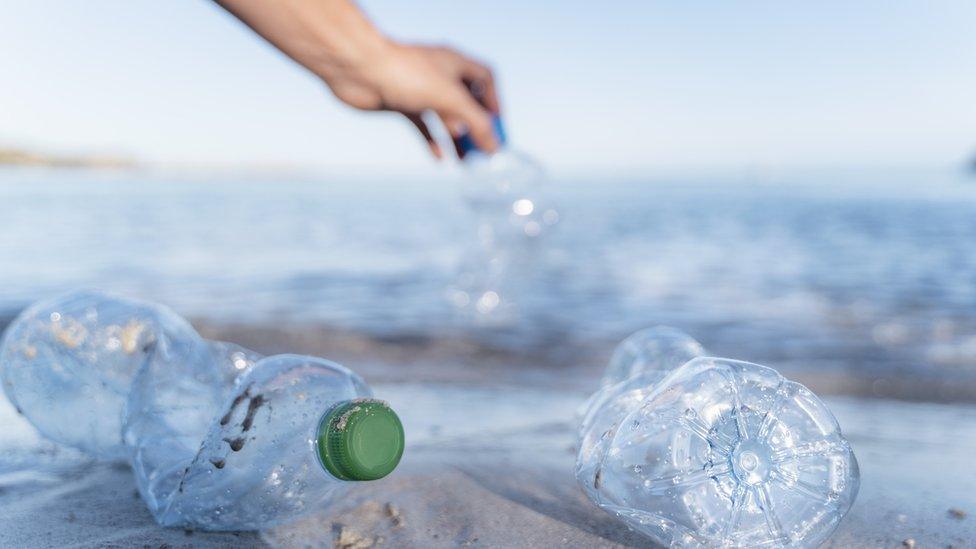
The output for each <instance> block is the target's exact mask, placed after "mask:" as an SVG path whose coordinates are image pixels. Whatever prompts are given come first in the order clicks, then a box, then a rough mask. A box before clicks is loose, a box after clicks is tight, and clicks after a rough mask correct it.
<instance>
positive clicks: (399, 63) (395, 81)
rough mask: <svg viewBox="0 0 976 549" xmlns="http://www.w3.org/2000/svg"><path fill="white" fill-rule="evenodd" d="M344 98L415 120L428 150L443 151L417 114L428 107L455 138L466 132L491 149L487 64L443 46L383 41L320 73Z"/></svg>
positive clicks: (492, 96)
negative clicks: (350, 61)
mask: <svg viewBox="0 0 976 549" xmlns="http://www.w3.org/2000/svg"><path fill="white" fill-rule="evenodd" d="M320 76H321V77H322V79H323V80H324V81H325V82H326V83H327V84H328V86H329V88H331V89H332V92H333V93H334V94H335V95H336V97H338V98H339V99H340V100H341V101H343V102H344V103H346V104H348V105H350V106H352V107H355V108H357V109H363V110H374V111H394V112H399V113H401V114H403V115H404V116H405V117H406V118H407V119H408V120H410V122H412V123H413V124H414V126H416V128H417V130H418V131H419V132H420V134H421V136H423V138H424V140H425V141H426V142H427V145H428V146H429V147H430V150H431V152H432V153H433V154H434V156H435V157H437V158H442V157H443V152H442V149H441V147H440V145H439V144H438V143H437V141H436V140H435V139H434V137H433V134H432V133H431V131H430V128H429V127H428V126H427V123H426V122H425V121H424V119H423V117H422V114H423V113H424V112H425V111H433V112H434V113H435V114H436V115H437V116H438V118H440V120H441V122H442V123H443V124H444V126H445V127H446V128H447V130H448V132H449V133H450V134H451V136H452V137H453V138H454V141H455V148H456V150H457V154H458V156H459V157H461V156H463V152H462V151H461V149H460V148H458V147H457V146H456V144H457V139H458V138H460V137H461V136H462V135H463V134H465V133H470V134H471V137H472V138H473V139H474V142H475V144H476V145H477V146H478V148H480V149H482V150H484V151H487V152H493V151H494V150H495V149H496V148H497V147H498V143H497V139H496V137H495V133H494V130H493V126H492V121H491V117H492V115H493V114H498V112H499V104H498V95H497V92H496V91H495V82H494V77H493V75H492V72H491V69H489V68H488V67H487V66H485V65H484V64H482V63H480V62H478V61H475V60H473V59H471V58H470V57H468V56H466V55H464V54H462V53H460V52H458V51H457V50H455V49H452V48H448V47H436V46H423V45H406V44H398V43H388V44H387V45H386V46H385V47H383V48H378V49H377V50H376V51H375V52H374V53H372V54H371V55H368V56H364V57H362V58H361V60H360V63H358V64H355V65H353V66H344V67H341V68H339V69H338V70H335V68H333V67H329V68H328V69H326V70H324V71H322V74H321V75H320Z"/></svg>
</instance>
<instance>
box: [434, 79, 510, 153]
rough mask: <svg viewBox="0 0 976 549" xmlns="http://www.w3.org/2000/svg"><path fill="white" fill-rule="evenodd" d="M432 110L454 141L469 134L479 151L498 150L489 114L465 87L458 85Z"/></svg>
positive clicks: (490, 151) (491, 151) (489, 151)
mask: <svg viewBox="0 0 976 549" xmlns="http://www.w3.org/2000/svg"><path fill="white" fill-rule="evenodd" d="M434 110H435V111H436V112H437V115H438V116H439V117H440V118H441V120H442V121H443V122H444V125H445V126H446V127H447V130H448V131H449V132H450V133H451V136H452V137H454V138H455V139H457V138H459V137H461V135H463V134H464V133H466V132H467V133H470V134H471V138H472V139H473V140H474V144H475V145H476V146H477V147H478V148H479V149H481V150H483V151H485V152H488V153H493V152H495V150H497V149H498V141H497V139H496V138H495V131H494V127H493V125H492V122H491V114H490V113H489V112H488V111H487V110H485V109H484V107H482V106H481V105H480V104H479V103H478V102H477V101H476V100H475V99H474V97H473V96H472V95H471V94H470V93H468V90H467V89H465V87H463V86H461V85H460V84H458V85H457V86H454V87H452V88H451V90H450V92H448V93H446V94H445V96H444V98H443V103H441V104H440V105H439V106H435V108H434Z"/></svg>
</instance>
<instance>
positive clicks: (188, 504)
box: [0, 292, 404, 530]
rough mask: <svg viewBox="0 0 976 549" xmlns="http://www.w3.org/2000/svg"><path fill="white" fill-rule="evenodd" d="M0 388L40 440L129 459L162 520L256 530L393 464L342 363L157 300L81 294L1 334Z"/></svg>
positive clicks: (393, 442)
mask: <svg viewBox="0 0 976 549" xmlns="http://www.w3.org/2000/svg"><path fill="white" fill-rule="evenodd" d="M0 375H2V379H3V388H4V391H5V393H6V395H7V397H8V398H9V399H10V401H11V402H13V404H14V405H15V406H16V407H17V410H18V411H19V412H20V413H21V414H23V415H24V416H25V417H26V418H27V419H28V420H29V421H30V422H31V423H32V424H34V426H35V427H36V428H37V429H38V430H39V431H40V432H41V433H42V434H43V435H45V436H46V437H48V438H50V439H52V440H54V441H56V442H59V443H62V444H65V445H68V446H73V447H75V448H78V449H80V450H83V451H85V452H87V453H89V454H91V455H93V456H96V457H99V458H103V459H126V460H128V461H129V462H130V463H131V465H132V469H133V472H134V474H135V477H136V483H137V485H138V488H139V492H140V494H141V495H142V497H143V500H144V501H145V502H146V504H147V506H148V507H149V510H150V511H151V512H152V514H153V516H154V517H155V518H156V520H157V522H159V523H160V524H161V525H164V526H181V527H194V528H200V529H206V530H255V529H262V528H266V527H270V526H273V525H276V524H279V523H282V522H287V521H289V520H292V519H294V518H296V517H298V516H300V515H302V514H303V513H305V512H309V511H313V510H316V509H321V508H322V507H323V506H324V505H326V504H327V503H328V502H330V501H331V500H333V499H334V498H336V497H337V496H338V494H340V493H341V492H342V489H343V487H344V486H346V485H348V484H349V481H355V480H373V479H377V478H381V477H383V476H385V475H386V474H388V473H389V472H391V471H392V470H393V468H394V467H396V465H397V463H398V462H399V459H400V456H401V455H402V452H403V440H404V439H403V428H402V426H401V424H400V421H399V419H398V418H397V416H396V414H395V413H394V412H393V411H392V410H391V409H390V408H389V407H388V406H387V405H386V404H385V403H383V402H381V401H378V400H374V399H372V398H371V396H372V394H371V392H370V389H369V387H368V386H367V385H366V384H365V382H363V380H362V379H361V378H360V377H359V376H357V375H356V374H354V373H352V372H351V371H349V370H347V369H346V368H344V367H342V366H340V365H338V364H335V363H333V362H329V361H327V360H323V359H320V358H315V357H309V356H299V355H276V356H270V357H266V358H265V357H262V356H260V355H258V354H257V353H254V352H251V351H248V350H247V349H243V348H241V347H238V346H236V345H232V344H229V343H222V342H213V341H207V340H205V339H203V338H201V337H200V336H199V335H198V334H197V333H196V332H195V331H194V330H193V328H192V327H191V326H190V325H189V324H188V323H187V322H186V321H185V320H183V319H182V318H180V317H179V316H178V315H176V314H175V313H173V312H172V311H170V310H169V309H168V308H166V307H162V306H159V305H155V304H150V303H144V302H139V301H134V300H128V299H122V298H117V297H112V296H107V295H103V294H99V293H92V292H83V293H75V294H70V295H68V296H64V297H61V298H58V299H54V300H51V301H47V302H42V303H38V304H36V305H34V306H32V307H30V308H28V309H27V310H25V311H24V312H23V313H22V314H21V315H20V316H19V317H18V318H17V319H16V320H15V321H14V322H13V323H12V324H11V325H10V327H9V328H8V329H7V332H6V334H5V336H4V339H3V343H2V348H0Z"/></svg>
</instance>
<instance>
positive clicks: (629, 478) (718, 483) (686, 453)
mask: <svg viewBox="0 0 976 549" xmlns="http://www.w3.org/2000/svg"><path fill="white" fill-rule="evenodd" d="M704 355H705V352H704V350H703V349H702V347H701V345H699V344H698V342H696V341H695V340H693V339H692V338H690V337H688V336H687V335H685V334H683V333H681V332H678V331H676V330H672V329H669V328H652V329H648V330H644V331H641V332H637V333H636V334H634V335H632V336H630V337H628V338H627V339H626V340H624V341H623V343H621V344H620V345H619V346H618V348H617V350H616V352H615V353H614V355H613V358H612V359H611V361H610V365H609V366H608V368H607V371H606V374H605V375H604V378H603V380H602V388H601V389H600V390H599V391H597V393H596V394H594V395H593V396H592V397H591V398H590V400H589V401H588V402H587V404H586V405H585V407H584V411H583V420H582V423H581V426H580V433H579V435H580V447H579V454H578V456H577V464H576V478H577V480H578V482H579V483H580V485H581V486H582V488H583V490H584V491H585V492H586V494H587V496H588V497H589V498H590V499H591V500H592V501H593V502H594V503H596V504H597V505H599V506H600V507H601V508H603V509H604V510H605V511H607V512H608V513H610V514H611V515H614V516H616V517H618V518H619V519H620V520H622V521H623V522H625V523H626V524H627V525H628V526H630V527H631V528H633V529H634V530H637V531H638V532H641V533H643V534H645V535H647V536H649V537H651V538H652V539H653V540H655V541H656V542H658V543H661V544H663V545H666V546H671V547H700V546H705V547H759V546H761V547H816V546H817V545H819V544H820V543H822V542H823V541H824V540H826V539H827V538H828V537H829V536H830V534H831V533H832V532H833V531H834V529H835V528H836V527H837V525H838V523H839V522H840V520H841V518H842V517H843V516H844V514H845V513H846V512H847V511H848V510H849V509H850V506H851V504H853V502H854V499H855V497H856V496H857V491H858V486H859V472H858V466H857V460H856V459H855V457H854V452H853V450H852V449H851V446H850V444H849V443H848V442H847V440H846V439H845V438H844V437H843V435H842V434H841V431H840V427H839V426H838V424H837V420H836V419H834V417H833V415H832V414H831V413H830V411H829V410H828V409H827V407H826V406H825V405H824V403H823V402H821V401H820V399H818V398H817V397H816V395H814V394H813V393H812V392H810V390H808V389H807V388H806V387H804V386H803V385H800V384H799V383H794V382H792V381H788V380H786V379H784V378H783V377H782V376H780V375H779V374H778V373H777V372H776V371H774V370H772V369H770V368H766V367H764V366H759V365H757V364H750V363H747V362H739V361H735V360H728V359H723V358H709V357H706V356H704Z"/></svg>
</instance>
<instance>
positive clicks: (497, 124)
mask: <svg viewBox="0 0 976 549" xmlns="http://www.w3.org/2000/svg"><path fill="white" fill-rule="evenodd" d="M491 125H492V129H493V130H494V131H495V139H497V140H498V146H499V147H503V146H505V143H506V141H507V138H506V137H505V126H504V125H503V124H502V117H501V115H498V114H493V115H492V116H491ZM457 147H458V150H460V151H461V155H462V156H465V155H467V154H468V153H470V152H473V151H480V150H481V149H479V148H478V146H477V145H475V143H474V139H473V138H472V137H471V133H470V132H468V133H465V134H464V135H462V136H461V137H459V138H458V139H457Z"/></svg>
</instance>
